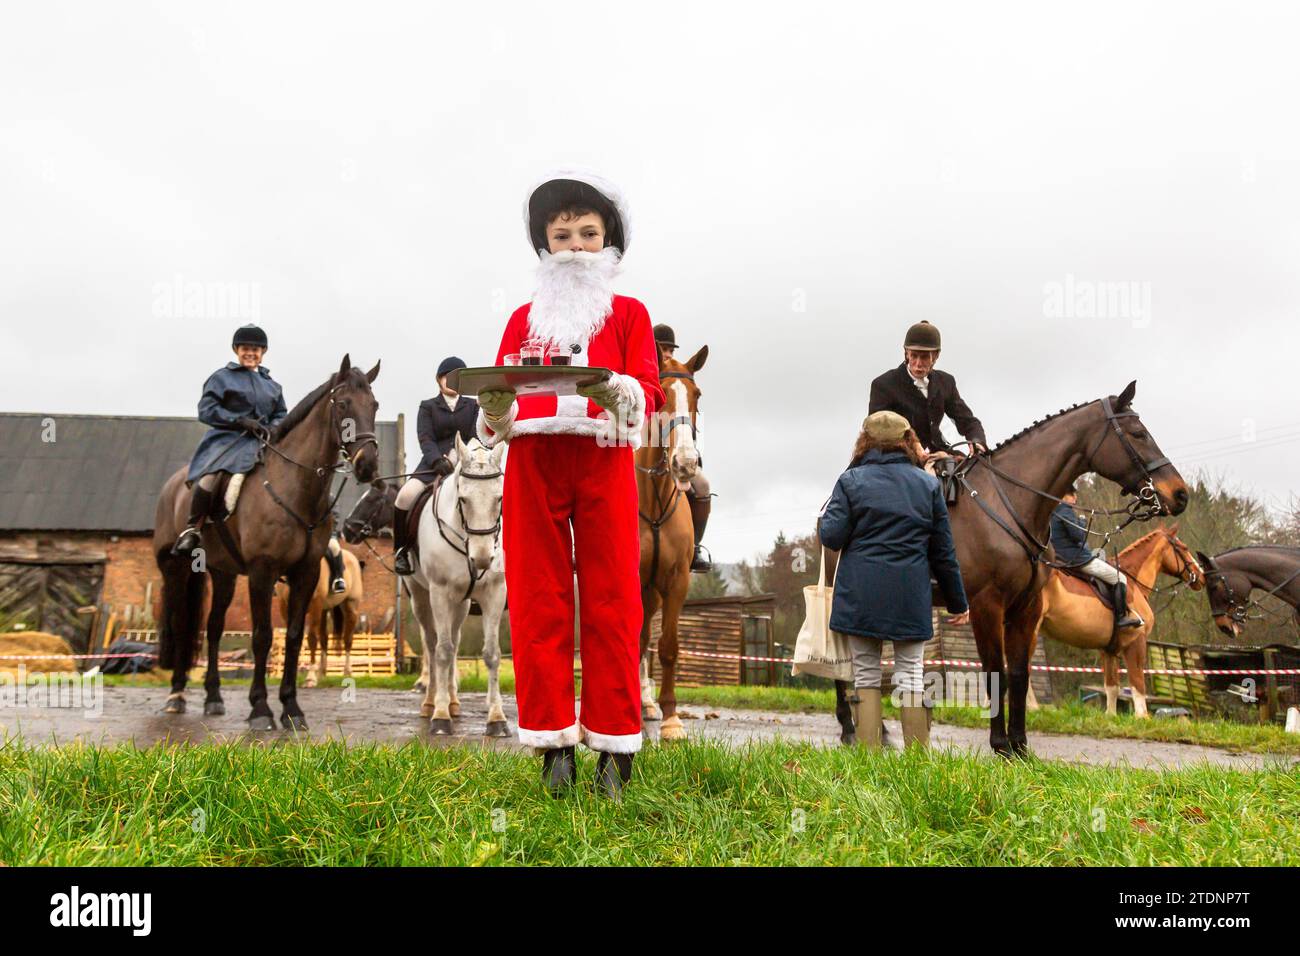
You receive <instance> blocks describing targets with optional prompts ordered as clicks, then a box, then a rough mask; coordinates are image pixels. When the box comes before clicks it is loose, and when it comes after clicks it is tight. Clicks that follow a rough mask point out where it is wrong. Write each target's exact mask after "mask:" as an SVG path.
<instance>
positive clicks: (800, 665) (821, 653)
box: [790, 554, 853, 681]
mask: <svg viewBox="0 0 1300 956" xmlns="http://www.w3.org/2000/svg"><path fill="white" fill-rule="evenodd" d="M819 557H820V558H821V567H820V568H819V569H818V571H817V583H816V584H809V585H807V586H805V587H804V589H803V603H804V616H803V626H802V627H800V628H799V637H798V638H797V639H796V640H795V642H794V663H793V666H792V667H791V668H790V672H791V673H792V674H795V675H799V674H809V675H811V676H813V677H827V678H830V679H831V680H844V681H852V680H853V653H852V651H851V650H850V649H849V639H848V637H847V636H845V635H844V634H840V633H838V632H837V631H832V630H831V599H832V598H833V597H834V595H835V581H834V579H832V580H831V583H830V584H829V585H827V583H826V556H825V555H824V554H823V555H819Z"/></svg>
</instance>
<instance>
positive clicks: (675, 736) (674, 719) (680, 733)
mask: <svg viewBox="0 0 1300 956" xmlns="http://www.w3.org/2000/svg"><path fill="white" fill-rule="evenodd" d="M659 739H660V740H685V739H686V728H685V727H683V726H682V719H681V718H680V717H678V716H677V715H676V714H673V715H672V716H671V717H665V718H664V722H663V723H662V724H660V725H659Z"/></svg>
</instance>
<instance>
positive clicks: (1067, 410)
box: [989, 398, 1101, 455]
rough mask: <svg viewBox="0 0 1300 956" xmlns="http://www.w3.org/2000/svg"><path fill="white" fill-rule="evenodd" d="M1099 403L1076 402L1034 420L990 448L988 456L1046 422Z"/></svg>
mask: <svg viewBox="0 0 1300 956" xmlns="http://www.w3.org/2000/svg"><path fill="white" fill-rule="evenodd" d="M1099 401H1101V399H1099V398H1094V399H1093V400H1092V401H1090V402H1078V403H1077V404H1074V405H1071V406H1070V407H1069V408H1062V409H1061V410H1060V411H1058V412H1053V413H1052V414H1051V415H1045V416H1044V417H1042V418H1038V419H1035V420H1034V422H1033V424H1031V425H1028V426H1026V427H1024V428H1022V429H1020V431H1018V432H1016V433H1015V434H1014V435H1012V436H1011V437H1010V438H1004V439H1003V440H1002V441H1000V442H998V443H997V444H996V445H994V446H993V447H992V448H990V449H989V454H990V455H991V454H993V453H994V452H997V451H1001V450H1002V449H1003V448H1005V447H1007V445H1010V444H1011V443H1012V442H1013V441H1015V440H1016V439H1017V438H1022V437H1023V436H1025V435H1028V434H1029V433H1030V432H1032V431H1034V430H1036V429H1038V428H1041V427H1042V426H1043V425H1046V424H1047V423H1048V422H1050V421H1055V420H1056V419H1058V418H1060V417H1061V416H1062V415H1068V414H1070V412H1077V411H1078V410H1079V409H1081V408H1087V407H1088V406H1089V405H1095V404H1096V403H1097V402H1099Z"/></svg>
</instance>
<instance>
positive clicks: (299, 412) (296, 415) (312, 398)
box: [271, 375, 334, 442]
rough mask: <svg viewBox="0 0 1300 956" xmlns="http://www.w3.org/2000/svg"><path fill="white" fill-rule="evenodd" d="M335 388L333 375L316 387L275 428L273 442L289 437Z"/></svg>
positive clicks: (272, 436)
mask: <svg viewBox="0 0 1300 956" xmlns="http://www.w3.org/2000/svg"><path fill="white" fill-rule="evenodd" d="M333 387H334V376H333V375H331V376H330V377H329V378H328V379H327V380H326V381H325V382H324V383H323V384H321V385H318V386H316V387H315V388H314V389H312V390H311V391H310V392H308V393H307V394H306V395H305V396H303V398H302V400H301V401H300V402H298V404H297V405H295V406H293V409H292V410H291V411H290V412H289V414H288V415H286V416H284V418H283V419H282V420H281V421H280V424H278V425H276V426H275V431H274V432H273V433H272V435H271V440H272V441H277V442H278V441H281V440H282V439H284V438H285V437H286V436H288V434H289V432H291V431H293V430H294V429H295V428H296V427H297V426H299V425H301V424H302V422H303V419H305V418H306V417H307V416H308V415H309V414H311V410H312V409H313V408H315V407H316V403H317V402H319V401H320V400H321V399H322V398H324V397H325V396H326V395H327V394H328V393H329V390H330V389H331V388H333Z"/></svg>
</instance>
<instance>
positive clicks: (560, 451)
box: [501, 435, 641, 753]
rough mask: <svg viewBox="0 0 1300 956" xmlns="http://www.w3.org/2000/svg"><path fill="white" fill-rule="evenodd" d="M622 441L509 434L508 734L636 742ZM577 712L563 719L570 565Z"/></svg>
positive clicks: (633, 497)
mask: <svg viewBox="0 0 1300 956" xmlns="http://www.w3.org/2000/svg"><path fill="white" fill-rule="evenodd" d="M632 454H633V451H632V449H631V448H630V447H627V446H626V445H623V446H614V445H609V444H606V445H603V446H602V445H601V444H599V443H598V441H597V439H596V438H594V437H592V436H587V435H519V436H517V437H515V438H514V439H513V440H512V441H511V442H510V454H509V457H508V460H507V462H506V479H505V490H504V492H503V500H502V512H501V525H502V529H501V534H502V545H503V546H504V548H505V570H506V588H507V592H508V593H509V595H510V640H511V647H512V649H513V653H514V664H515V697H516V700H517V701H518V704H519V740H520V742H521V743H523V744H526V745H528V746H531V747H539V748H549V747H571V746H573V745H575V744H577V743H578V742H579V741H581V742H582V743H584V744H586V745H587V746H588V747H590V748H591V749H592V750H600V751H606V752H609V753H635V752H637V751H638V750H640V749H641V686H640V656H641V655H640V639H641V581H640V562H641V543H640V534H639V529H638V527H637V493H636V472H635V468H634V466H633V460H632ZM574 561H576V563H577V572H578V608H579V617H580V620H579V625H580V639H579V641H580V644H579V647H580V652H581V654H582V712H581V719H580V720H576V719H575V717H574V708H573V704H574V689H573V615H574V606H573V604H574V602H573V565H574Z"/></svg>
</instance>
